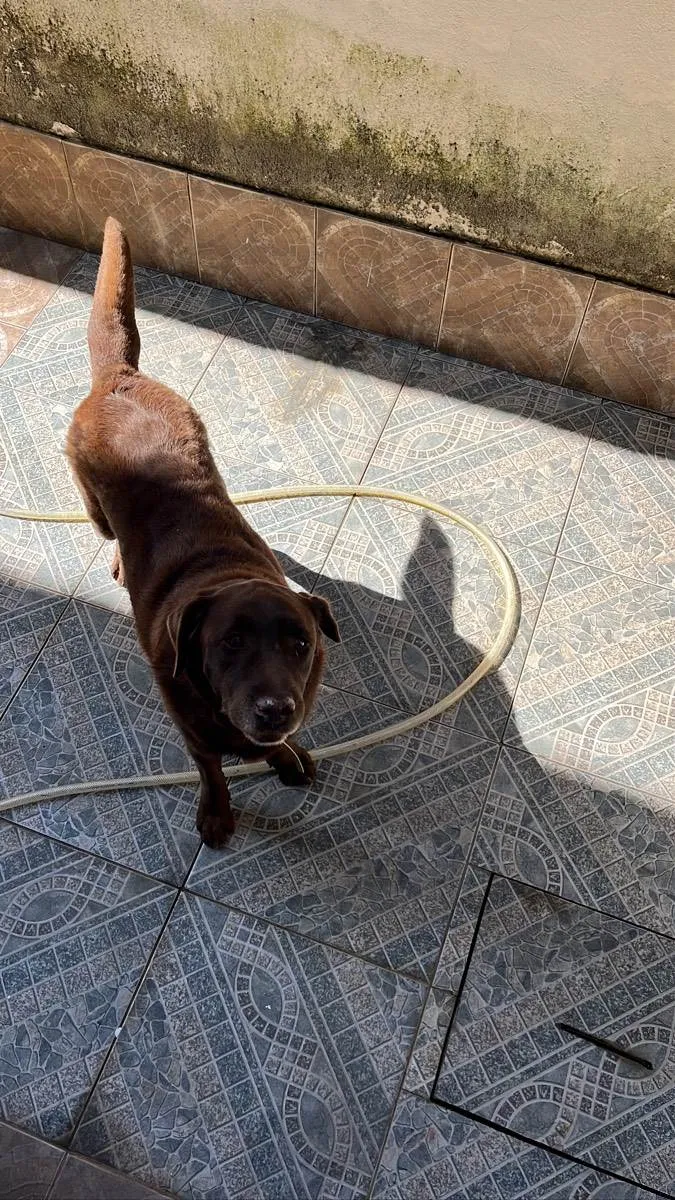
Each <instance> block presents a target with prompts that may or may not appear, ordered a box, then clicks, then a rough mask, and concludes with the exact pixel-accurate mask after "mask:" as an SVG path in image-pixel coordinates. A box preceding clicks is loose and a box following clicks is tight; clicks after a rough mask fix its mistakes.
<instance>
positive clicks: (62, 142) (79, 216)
mask: <svg viewBox="0 0 675 1200" xmlns="http://www.w3.org/2000/svg"><path fill="white" fill-rule="evenodd" d="M54 140H55V141H58V142H59V143H60V145H61V152H62V154H63V158H64V161H65V164H66V174H67V176H68V182H69V184H70V188H71V191H72V193H73V203H74V205H75V212H76V213H77V223H78V225H79V227H80V236H81V238H82V245H81V247H80V249H81V250H82V251H83V252H86V242H87V238H86V234H85V228H84V217H83V214H82V209H81V207H80V201H79V199H78V196H77V192H76V190H75V181H74V180H73V176H72V172H71V170H70V163H69V162H68V155H67V154H66V141H65V139H64V138H55V139H54Z"/></svg>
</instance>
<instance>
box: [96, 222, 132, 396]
mask: <svg viewBox="0 0 675 1200" xmlns="http://www.w3.org/2000/svg"><path fill="white" fill-rule="evenodd" d="M87 340H88V342H89V357H90V359H91V370H92V375H93V377H94V379H96V377H97V376H98V375H99V374H100V372H101V371H102V370H103V369H104V368H105V367H111V366H115V365H116V364H122V363H123V364H124V365H125V366H128V367H133V368H134V369H137V368H138V356H139V354H140V351H141V339H140V338H139V336H138V329H137V327H136V317H135V315H134V269H133V265H132V262H131V251H130V250H129V243H128V241H127V238H126V234H125V233H124V230H123V229H122V226H121V225H120V224H119V222H118V221H116V220H115V219H114V217H108V220H107V221H106V223H105V231H104V234H103V253H102V255H101V264H100V266H99V269H98V276H97V278H96V288H95V290H94V306H93V308H92V310H91V316H90V318H89V326H88V329H87Z"/></svg>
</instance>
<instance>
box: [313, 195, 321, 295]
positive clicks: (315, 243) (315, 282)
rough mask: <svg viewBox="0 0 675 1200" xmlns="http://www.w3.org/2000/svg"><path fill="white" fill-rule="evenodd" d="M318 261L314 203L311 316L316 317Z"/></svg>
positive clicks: (317, 222)
mask: <svg viewBox="0 0 675 1200" xmlns="http://www.w3.org/2000/svg"><path fill="white" fill-rule="evenodd" d="M318 261H319V210H318V208H317V207H316V205H314V290H313V294H312V316H313V317H316V316H318V315H319V314H318V312H317V305H318V295H317V281H316V275H317V270H318Z"/></svg>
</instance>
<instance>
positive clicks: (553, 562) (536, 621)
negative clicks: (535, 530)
mask: <svg viewBox="0 0 675 1200" xmlns="http://www.w3.org/2000/svg"><path fill="white" fill-rule="evenodd" d="M601 411H602V405H601V404H598V405H597V407H596V409H595V413H594V416H593V423H592V425H591V428H590V432H589V434H588V441H587V442H586V446H585V448H584V452H583V454H582V456H581V462H580V464H579V470H578V472H577V477H576V479H575V481H574V487H573V488H572V492H571V494H570V498H569V503H568V505H567V508H566V511H565V516H564V517H563V520H562V523H561V526H560V533H559V534H558V539H557V541H556V544H555V549H554V551H553V554H552V557H551V568H550V570H549V573H548V578H547V580H546V584H545V586H544V590H543V592H542V596H541V602H540V604H539V607H538V608H537V613H536V616H535V618H534V622H533V625H532V633H531V634H530V640H529V643H528V647H527V650H526V652H525V654H524V656H523V661H522V664H521V667H520V671H519V672H518V677H517V679H516V682H515V684H514V687H513V692H512V694H511V703H510V704H509V711H508V713H507V715H506V721H505V722H504V728H503V730H502V734H501V737H500V739H499V744H500V746H503V745H505V744H508V743H506V733H507V730H508V727H509V722H510V720H511V715H512V713H513V707H514V704H515V701H516V694H517V692H518V688H519V687H520V683H521V680H522V678H523V674H524V672H525V667H526V665H527V663H528V660H529V658H530V654H531V653H532V647H533V645H534V639H535V636H536V633H537V628H538V626H539V621H540V619H541V614H542V611H543V608H544V604H545V603H546V599H547V597H548V593H549V590H550V587H551V580H552V578H553V574H554V571H555V567H556V563H558V562H560V561H562V560H561V559H560V558H558V551H559V549H560V544H561V542H562V539H563V534H564V532H565V527H566V525H567V522H568V520H569V516H570V513H571V511H572V505H573V503H574V498H575V496H576V494H577V489H578V487H579V482H580V480H581V474H582V471H583V469H584V467H585V465H586V459H587V458H588V454H589V452H590V449H591V446H592V444H593V440H594V439H593V434H594V432H595V427H596V424H597V422H598V417H599V415H600V412H601Z"/></svg>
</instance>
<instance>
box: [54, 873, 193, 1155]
mask: <svg viewBox="0 0 675 1200" xmlns="http://www.w3.org/2000/svg"><path fill="white" fill-rule="evenodd" d="M181 896H182V889H181V890H180V891H177V892H176V895H175V896H174V898H173V900H172V901H171V903H170V905H169V911H168V912H167V914H166V917H165V918H164V921H163V923H162V926H161V928H160V930H159V933H158V934H157V937H156V938H155V941H154V943H153V946H152V949H151V951H150V953H149V955H148V957H147V959H146V962H145V966H144V967H143V970H142V971H141V973H140V976H139V978H138V982H137V983H136V986H135V988H134V989H133V992H132V994H131V997H130V999H129V1003H128V1004H127V1006H126V1008H125V1010H124V1014H123V1016H122V1018H121V1020H120V1023H119V1026H118V1028H117V1030H116V1031H115V1033H114V1035H113V1037H112V1039H111V1041H110V1045H109V1046H108V1049H107V1051H106V1052H105V1054H104V1056H103V1062H102V1063H101V1066H100V1067H99V1069H98V1071H97V1072H96V1075H95V1077H94V1081H93V1083H92V1084H91V1087H90V1088H89V1091H88V1092H87V1098H86V1100H85V1101H84V1104H83V1105H82V1111H81V1112H80V1115H79V1117H78V1118H77V1120H76V1121H75V1124H74V1125H73V1128H72V1131H71V1133H70V1136H69V1137H68V1138H67V1139H66V1141H64V1143H63V1148H64V1149H65V1150H70V1147H71V1146H72V1144H73V1142H74V1140H75V1138H76V1137H77V1134H78V1132H79V1129H80V1127H81V1125H82V1122H83V1121H84V1117H85V1114H86V1111H87V1109H88V1107H89V1105H90V1103H91V1101H92V1099H93V1096H94V1092H95V1091H96V1089H97V1087H98V1085H99V1083H100V1082H101V1079H102V1077H103V1073H104V1071H105V1069H106V1067H107V1065H108V1062H109V1061H110V1058H111V1056H112V1053H113V1051H114V1049H115V1047H116V1045H117V1042H118V1040H119V1034H120V1032H121V1031H122V1029H123V1028H124V1026H125V1024H126V1022H127V1021H128V1019H129V1016H130V1014H131V1010H132V1008H133V1006H134V1004H135V1003H136V1000H137V999H138V996H139V993H140V990H141V988H142V987H143V984H144V983H145V980H146V979H147V977H148V974H149V973H150V969H151V967H152V965H153V962H154V960H155V955H156V953H157V949H158V947H159V943H160V941H161V940H162V938H163V936H164V934H165V932H166V930H167V929H168V926H169V922H170V920H171V918H172V916H173V914H174V912H175V909H176V905H177V904H178V903H179V901H180V899H181Z"/></svg>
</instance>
